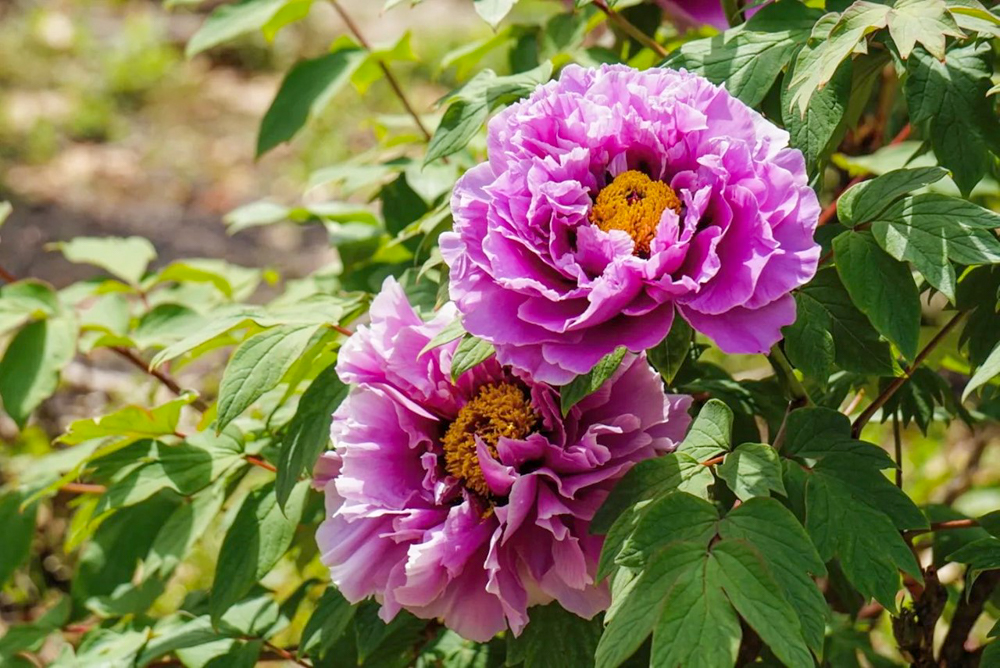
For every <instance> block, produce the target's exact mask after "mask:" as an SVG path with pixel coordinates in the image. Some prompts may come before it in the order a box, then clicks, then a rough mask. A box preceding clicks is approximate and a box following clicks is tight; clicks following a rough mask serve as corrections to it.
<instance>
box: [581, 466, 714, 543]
mask: <svg viewBox="0 0 1000 668" xmlns="http://www.w3.org/2000/svg"><path fill="white" fill-rule="evenodd" d="M714 480H715V479H714V478H713V477H712V473H711V471H709V470H708V467H707V466H702V465H701V463H700V462H699V461H698V460H696V459H694V458H693V457H691V456H690V455H688V454H687V453H683V452H672V453H669V454H666V455H662V456H660V457H656V458H654V459H647V460H644V461H641V462H639V463H638V464H636V465H635V466H633V467H632V468H631V469H629V472H628V473H626V474H625V477H624V478H622V479H621V480H619V481H618V483H617V484H615V486H614V488H613V489H612V490H611V494H610V495H608V498H607V499H605V501H604V503H603V504H602V505H601V507H600V508H599V509H598V511H597V514H595V515H594V519H593V520H592V521H591V523H590V531H591V532H592V533H597V534H600V533H605V532H607V531H608V529H610V528H611V525H612V523H613V522H614V521H615V520H616V519H617V518H618V516H619V515H621V514H622V513H623V512H624V511H625V510H627V509H628V508H631V507H632V506H634V505H636V504H637V503H641V502H644V501H649V500H650V499H652V498H654V497H657V496H659V495H661V494H667V493H669V492H672V491H674V490H680V491H683V492H690V493H691V494H694V495H695V496H700V497H702V498H704V497H705V496H706V495H707V490H708V487H709V486H710V485H711V484H712V483H713V482H714Z"/></svg>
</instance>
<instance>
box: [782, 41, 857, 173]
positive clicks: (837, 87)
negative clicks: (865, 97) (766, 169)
mask: <svg viewBox="0 0 1000 668" xmlns="http://www.w3.org/2000/svg"><path fill="white" fill-rule="evenodd" d="M802 48H803V50H805V49H814V48H818V47H814V46H810V45H808V44H807V45H806V46H804V47H802ZM794 67H795V66H794V65H793V66H792V68H791V69H790V71H789V73H788V75H786V76H788V77H792V78H794V76H795V70H794ZM852 80H853V76H852V67H851V63H850V61H848V62H845V63H842V64H841V65H840V67H839V68H837V71H836V72H835V73H834V75H833V77H832V78H831V80H830V83H829V84H828V85H826V86H824V87H823V88H822V90H820V91H818V92H816V93H815V94H813V96H812V97H811V98H810V99H809V104H808V105H806V109H805V112H802V111H801V110H800V109H799V108H798V107H797V106H795V105H794V104H792V94H793V90H792V88H791V87H785V88H783V89H782V91H781V120H782V122H783V123H784V126H785V129H787V130H788V134H789V135H790V136H789V143H790V144H791V145H792V146H793V147H795V148H797V149H799V150H800V151H802V154H803V156H804V157H805V159H806V167H807V168H808V170H809V173H810V174H814V173H815V172H816V170H817V168H818V166H819V163H820V161H821V160H823V159H824V158H826V157H827V155H828V154H829V152H830V151H831V150H833V148H834V146H835V145H836V144H837V143H838V141H839V137H840V136H843V131H844V125H843V120H844V114H845V113H846V111H847V105H848V101H849V99H850V95H851V83H852Z"/></svg>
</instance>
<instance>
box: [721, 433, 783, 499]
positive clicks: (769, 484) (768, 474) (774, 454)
mask: <svg viewBox="0 0 1000 668" xmlns="http://www.w3.org/2000/svg"><path fill="white" fill-rule="evenodd" d="M716 470H717V471H718V473H719V477H720V478H722V479H723V480H725V481H726V484H727V485H729V489H731V490H733V494H735V495H736V496H737V498H739V499H741V500H742V501H746V500H748V499H751V498H753V497H755V496H768V495H769V494H770V491H771V490H774V491H775V492H778V493H779V494H784V493H785V486H784V485H782V484H781V461H780V460H779V459H778V451H777V450H775V449H774V448H772V447H771V446H770V445H767V444H766V443H744V444H743V445H741V446H739V447H738V448H736V449H735V450H733V451H732V452H731V453H729V454H728V455H726V459H725V460H724V461H723V462H722V464H720V465H719V467H718V469H716Z"/></svg>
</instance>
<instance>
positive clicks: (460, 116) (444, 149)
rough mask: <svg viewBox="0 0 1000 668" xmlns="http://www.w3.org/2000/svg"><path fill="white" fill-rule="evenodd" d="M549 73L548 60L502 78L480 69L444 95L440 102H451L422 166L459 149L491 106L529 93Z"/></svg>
mask: <svg viewBox="0 0 1000 668" xmlns="http://www.w3.org/2000/svg"><path fill="white" fill-rule="evenodd" d="M550 76H552V63H551V62H548V61H546V62H544V63H542V64H541V65H539V66H538V67H536V68H534V69H531V70H528V71H527V72H519V73H517V74H511V75H508V76H501V77H498V76H497V75H496V74H495V73H494V72H493V70H483V71H482V72H480V73H479V74H477V75H476V76H475V77H473V78H472V79H471V80H470V81H469V82H468V83H466V84H465V85H464V86H462V87H461V88H458V89H457V90H454V91H452V92H451V93H449V94H448V95H446V96H445V97H444V98H443V99H442V100H441V102H442V103H444V102H449V103H450V104H449V106H448V108H447V109H446V110H445V112H444V116H443V117H442V119H441V122H440V123H439V124H438V127H437V129H435V130H434V136H433V137H432V138H431V141H430V144H429V145H428V147H427V154H426V156H425V157H424V165H428V164H430V163H431V162H433V161H435V160H437V159H438V158H442V157H445V156H449V155H451V154H453V153H456V152H458V151H460V150H461V149H462V148H464V147H465V145H466V144H468V143H469V141H470V140H471V139H472V138H473V137H474V136H475V135H476V133H477V132H478V131H479V128H481V127H482V125H483V123H484V122H485V121H486V117H487V116H488V115H489V112H490V111H491V110H492V109H496V108H497V107H499V106H501V105H503V104H509V103H510V102H513V101H515V100H517V99H519V98H522V97H524V96H526V95H529V94H530V93H531V91H533V90H534V89H535V88H536V87H537V86H538V85H539V84H541V83H544V82H546V81H548V79H549V77H550Z"/></svg>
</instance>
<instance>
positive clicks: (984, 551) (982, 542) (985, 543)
mask: <svg viewBox="0 0 1000 668" xmlns="http://www.w3.org/2000/svg"><path fill="white" fill-rule="evenodd" d="M947 559H948V561H955V562H958V563H960V564H968V565H969V568H968V572H967V573H966V577H967V578H968V582H969V583H970V584H971V583H973V582H975V581H976V578H977V577H979V574H980V573H982V572H983V571H990V570H995V569H1000V540H997V539H996V538H994V537H992V536H989V537H987V538H980V539H979V540H977V541H973V542H972V543H969V544H968V545H964V546H962V547H961V548H959V549H958V550H956V551H954V552H952V553H951V554H949V555H948V557H947Z"/></svg>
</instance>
